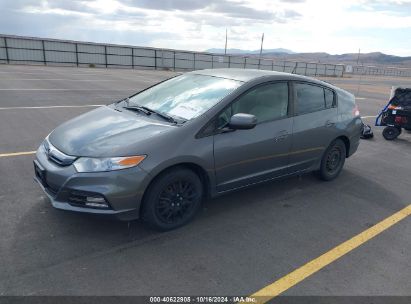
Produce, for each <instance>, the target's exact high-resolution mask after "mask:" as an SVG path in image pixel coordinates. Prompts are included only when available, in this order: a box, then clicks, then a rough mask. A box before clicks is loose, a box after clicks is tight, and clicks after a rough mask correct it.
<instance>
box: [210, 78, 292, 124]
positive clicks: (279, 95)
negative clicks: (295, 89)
mask: <svg viewBox="0 0 411 304" xmlns="http://www.w3.org/2000/svg"><path fill="white" fill-rule="evenodd" d="M237 113H246V114H252V115H255V116H256V117H257V121H258V123H262V122H265V121H269V120H277V119H281V118H285V117H287V115H288V84H287V83H286V82H277V83H268V84H264V85H260V86H257V87H255V88H253V89H251V90H249V91H247V92H246V93H244V94H243V95H241V96H240V97H239V98H238V99H237V100H236V101H234V102H233V103H232V104H231V105H230V106H229V107H228V108H227V109H225V110H224V111H223V112H222V113H221V114H220V115H219V116H218V119H217V127H218V128H223V127H225V126H226V125H227V124H228V123H229V121H230V118H231V116H233V115H234V114H237Z"/></svg>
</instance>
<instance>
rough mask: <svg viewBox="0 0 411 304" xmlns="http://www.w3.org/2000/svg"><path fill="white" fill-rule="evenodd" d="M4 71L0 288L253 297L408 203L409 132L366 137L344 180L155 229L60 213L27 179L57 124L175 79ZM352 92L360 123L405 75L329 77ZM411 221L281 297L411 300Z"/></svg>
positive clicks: (249, 195)
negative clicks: (174, 227)
mask: <svg viewBox="0 0 411 304" xmlns="http://www.w3.org/2000/svg"><path fill="white" fill-rule="evenodd" d="M174 74H175V73H173V72H171V71H149V70H147V71H142V70H120V69H97V68H95V69H92V68H71V67H43V66H23V65H22V66H17V65H0V155H9V156H3V157H0V172H1V175H0V206H1V208H2V209H1V220H0V231H1V238H0V295H3V296H4V295H145V296H150V295H249V294H252V293H254V292H256V291H257V290H260V289H261V288H263V287H264V286H267V285H269V284H271V283H272V282H274V281H276V280H278V279H279V278H282V277H284V276H285V275H287V274H289V273H290V272H292V271H294V270H295V269H297V268H298V267H300V266H302V265H304V264H306V263H307V262H310V261H312V260H313V259H315V258H317V257H319V256H321V255H322V254H323V253H325V252H327V251H329V250H331V249H332V248H334V247H336V246H338V245H339V244H341V243H343V242H345V241H346V240H349V239H350V238H352V237H353V236H355V235H357V234H359V233H361V232H363V231H365V230H367V229H369V228H370V227H373V225H375V224H377V223H379V222H380V221H382V220H384V219H385V218H387V217H389V216H391V215H392V214H394V213H396V212H398V211H399V210H401V209H403V208H405V207H407V206H408V205H409V204H411V190H410V185H411V183H410V172H411V133H409V132H407V131H403V134H401V136H400V137H399V138H398V139H397V140H395V141H391V142H389V141H386V140H384V139H383V137H382V136H381V128H376V127H374V128H373V130H374V132H375V137H374V138H373V139H371V140H364V141H362V142H361V145H360V147H359V150H358V152H357V153H356V154H354V155H353V156H352V157H350V158H349V159H348V160H347V161H346V164H345V168H344V170H343V172H342V174H341V175H340V177H339V178H338V179H336V180H334V181H332V182H321V181H319V180H317V179H316V178H315V177H314V176H313V175H312V174H308V175H303V176H301V177H293V178H289V179H286V180H281V181H275V182H270V183H266V184H263V185H259V186H255V187H252V188H248V189H246V190H241V191H238V192H235V193H231V194H228V195H225V196H221V197H219V198H217V199H213V200H209V201H207V202H205V204H204V207H203V209H202V210H201V212H200V213H199V215H198V216H197V217H196V219H195V220H194V221H193V222H192V223H190V224H189V225H187V226H185V227H182V228H181V229H178V230H175V231H171V232H167V233H157V232H154V231H151V230H149V229H147V228H145V227H144V226H143V225H142V224H141V223H139V222H138V221H133V222H129V223H127V222H117V221H112V220H107V219H102V218H99V217H93V216H87V215H81V214H75V213H69V212H64V211H58V210H55V209H53V208H52V207H51V205H50V203H49V202H48V201H47V199H46V197H45V195H44V194H43V192H42V191H41V189H40V188H39V186H38V185H37V184H36V183H35V182H34V181H33V165H32V161H33V158H34V155H32V154H28V155H14V154H13V153H20V152H28V151H34V150H36V149H37V147H38V146H39V145H40V143H41V141H42V139H43V138H44V137H45V136H47V134H49V133H50V132H51V131H52V130H53V129H54V128H55V127H57V126H58V125H59V124H61V123H63V122H64V121H67V120H69V119H70V118H73V117H75V116H77V115H79V114H81V113H84V112H86V111H89V110H91V109H93V108H95V107H96V106H98V105H102V104H107V103H110V102H112V101H114V100H118V99H121V98H124V97H127V96H129V95H131V94H132V93H134V92H136V91H139V90H141V89H143V88H145V87H147V86H150V85H152V84H154V83H156V82H158V81H161V80H164V79H166V78H168V77H171V76H173V75H174ZM325 80H326V81H328V82H331V83H335V84H336V85H337V86H340V87H342V88H345V89H347V90H349V91H351V92H352V93H354V94H355V95H356V97H357V98H358V99H357V101H358V104H359V106H360V110H361V115H362V116H364V117H366V118H364V121H366V122H368V123H370V124H372V122H373V120H374V116H375V115H377V114H378V112H379V110H380V108H381V107H382V106H383V105H384V104H385V103H386V101H387V98H388V97H389V93H390V88H391V86H392V85H398V84H404V85H407V84H408V85H411V79H405V78H391V77H385V78H383V77H368V78H367V77H361V78H360V77H352V78H327V79H325ZM410 232H411V218H410V217H407V218H404V219H403V220H401V221H400V222H398V223H396V224H395V225H394V226H392V227H390V228H388V229H386V230H384V231H383V232H381V233H380V234H378V235H377V236H375V237H374V238H372V239H371V240H369V241H367V242H364V243H363V244H361V245H360V246H359V247H358V248H356V249H354V250H352V251H350V252H349V253H347V254H346V255H344V256H342V257H340V258H338V259H336V260H335V261H334V262H332V263H330V264H329V265H327V266H326V267H324V268H322V269H319V271H317V272H315V273H314V274H312V275H309V276H308V277H307V278H305V279H304V280H302V281H301V282H300V283H299V284H295V285H291V286H290V287H289V288H287V290H286V291H285V292H284V295H298V296H302V295H310V296H375V295H385V296H411V270H410V269H411V258H410V252H411V233H410Z"/></svg>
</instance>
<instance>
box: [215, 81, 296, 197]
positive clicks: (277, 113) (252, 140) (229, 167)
mask: <svg viewBox="0 0 411 304" xmlns="http://www.w3.org/2000/svg"><path fill="white" fill-rule="evenodd" d="M288 97H289V88H288V83H287V82H275V83H267V84H263V85H259V86H257V87H254V88H252V89H250V90H249V91H247V92H246V93H244V94H243V95H241V96H240V97H239V98H238V99H236V100H235V101H234V102H233V103H232V104H231V105H230V106H229V107H228V108H226V110H225V111H224V112H223V113H221V114H220V115H219V116H218V118H217V128H218V129H220V130H224V127H225V126H226V125H227V123H228V121H229V119H230V117H231V116H232V115H234V114H237V113H247V114H253V115H255V116H256V117H257V121H258V124H257V126H256V127H255V128H253V129H250V130H235V131H228V132H220V133H218V132H217V134H215V135H214V162H215V174H216V180H217V191H219V192H222V191H227V190H230V189H234V188H239V187H242V186H245V185H249V184H253V183H257V182H260V181H263V180H268V179H272V178H275V177H278V176H281V175H284V174H286V173H287V166H288V157H289V153H290V149H291V142H292V126H293V118H292V117H290V116H289V109H288V108H289V107H288V105H289V98H288Z"/></svg>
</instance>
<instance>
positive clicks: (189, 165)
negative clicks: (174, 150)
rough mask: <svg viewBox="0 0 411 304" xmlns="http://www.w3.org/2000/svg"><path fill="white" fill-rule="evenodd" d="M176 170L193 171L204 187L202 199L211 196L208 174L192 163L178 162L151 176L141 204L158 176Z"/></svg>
mask: <svg viewBox="0 0 411 304" xmlns="http://www.w3.org/2000/svg"><path fill="white" fill-rule="evenodd" d="M177 168H186V169H189V170H191V171H193V172H194V173H195V174H197V176H198V177H199V178H200V180H201V183H202V184H203V187H204V193H203V198H204V199H206V198H209V197H210V196H211V180H210V176H209V174H208V173H207V170H206V169H204V168H203V167H202V166H201V165H199V164H197V163H194V162H180V163H175V164H172V165H169V166H167V167H165V168H162V169H161V170H160V171H158V172H156V174H155V175H153V177H152V178H151V179H150V181H149V182H148V184H147V187H146V188H145V190H144V194H143V197H142V200H141V202H142V203H143V202H144V199H145V196H146V194H147V191H148V189H149V188H150V186H151V185H152V184H153V182H154V181H155V180H156V179H157V178H158V177H159V176H161V175H163V174H165V173H166V172H168V171H170V170H175V169H177ZM141 206H142V204H141ZM141 206H140V212H141V209H142V208H141Z"/></svg>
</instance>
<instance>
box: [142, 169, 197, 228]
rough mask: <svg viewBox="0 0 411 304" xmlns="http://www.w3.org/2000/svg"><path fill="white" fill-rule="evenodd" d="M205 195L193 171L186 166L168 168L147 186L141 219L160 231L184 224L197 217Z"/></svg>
mask: <svg viewBox="0 0 411 304" xmlns="http://www.w3.org/2000/svg"><path fill="white" fill-rule="evenodd" d="M202 197H203V185H202V183H201V180H200V178H199V177H198V176H197V174H195V173H194V172H193V171H191V170H189V169H186V168H183V167H181V168H175V169H172V170H169V171H166V172H164V173H162V174H161V175H159V176H158V177H157V178H156V179H155V180H154V181H153V182H152V184H151V185H150V186H149V188H148V189H147V192H146V194H145V196H144V200H143V206H142V220H143V221H144V222H145V223H146V224H148V225H149V226H150V227H151V228H154V229H155V230H159V231H168V230H172V229H175V228H178V227H181V226H183V225H185V224H187V223H188V222H189V221H191V220H192V219H193V218H194V216H195V214H196V213H197V211H198V210H199V208H200V206H201V202H202Z"/></svg>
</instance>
